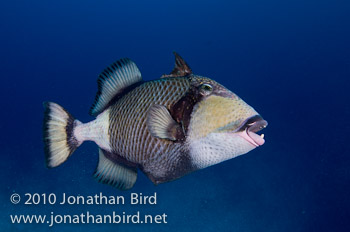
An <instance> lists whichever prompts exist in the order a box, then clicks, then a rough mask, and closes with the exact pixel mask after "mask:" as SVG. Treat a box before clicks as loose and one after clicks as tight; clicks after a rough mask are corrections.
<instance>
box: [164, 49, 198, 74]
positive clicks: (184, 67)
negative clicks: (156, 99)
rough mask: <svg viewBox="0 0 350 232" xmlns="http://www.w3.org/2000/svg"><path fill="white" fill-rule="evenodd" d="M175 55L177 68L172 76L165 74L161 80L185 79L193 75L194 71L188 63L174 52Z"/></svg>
mask: <svg viewBox="0 0 350 232" xmlns="http://www.w3.org/2000/svg"><path fill="white" fill-rule="evenodd" d="M173 53H174V55H175V67H174V69H173V71H171V73H170V74H164V75H163V76H161V78H166V77H184V76H188V75H191V74H192V69H191V68H190V66H189V65H188V64H187V63H186V61H185V60H184V59H183V58H182V57H181V56H180V55H179V54H178V53H176V52H173Z"/></svg>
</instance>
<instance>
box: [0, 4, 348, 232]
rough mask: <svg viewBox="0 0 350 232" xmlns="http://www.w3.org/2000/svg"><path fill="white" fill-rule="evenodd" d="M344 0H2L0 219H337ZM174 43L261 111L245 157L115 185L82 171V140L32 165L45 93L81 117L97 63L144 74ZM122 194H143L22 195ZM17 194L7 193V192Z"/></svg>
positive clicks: (289, 227) (310, 223) (168, 65)
mask: <svg viewBox="0 0 350 232" xmlns="http://www.w3.org/2000/svg"><path fill="white" fill-rule="evenodd" d="M349 12H350V3H349V1H345V0H333V1H331V0H328V1H325V0H317V1H316V0H314V1H312V0H303V1H301V0H293V1H292V0H286V1H277V0H266V1H259V0H236V1H222V0H217V1H194V0H190V1H183V0H178V1H111V0H109V1H56V2H54V1H7V2H5V1H3V2H2V3H1V7H0V33H1V34H0V35H1V36H0V73H1V91H0V92H1V99H2V101H1V120H0V122H1V124H0V129H1V133H0V141H1V149H2V152H1V155H2V159H1V162H0V169H1V173H2V174H1V186H2V187H1V192H0V200H1V207H2V208H1V217H0V231H47V230H48V229H49V227H48V225H47V224H34V223H32V224H23V223H22V224H12V223H11V220H10V215H14V214H24V215H31V214H48V215H50V212H54V213H55V214H80V213H82V212H86V211H89V212H90V213H91V214H108V213H110V212H112V211H116V212H119V213H121V212H123V211H125V212H127V213H135V212H136V211H140V212H141V213H143V214H162V213H166V214H167V215H168V216H167V222H168V223H167V224H57V225H54V226H53V227H51V228H50V229H51V230H52V231H243V232H248V231H249V232H255V231H257V232H258V231H259V232H260V231H273V232H277V231H278V232H280V231H293V232H297V231H350V150H349V131H350V123H349V118H350V104H349V100H350V93H349V91H350V13H349ZM172 51H177V52H178V53H179V54H180V55H181V56H182V57H183V58H184V59H185V60H186V61H187V62H188V64H189V65H190V66H191V68H192V70H193V72H194V73H195V74H199V75H203V76H208V77H211V78H212V79H214V80H216V81H218V82H220V83H221V84H223V85H224V86H226V87H227V88H229V89H230V90H232V91H233V92H235V93H236V94H238V95H239V96H240V97H241V98H243V99H244V100H245V101H246V102H247V103H248V104H250V105H252V106H253V107H254V108H255V109H256V110H257V111H258V112H259V113H261V114H262V116H263V117H264V118H265V119H266V120H267V121H268V122H269V126H268V128H267V129H265V130H264V133H265V135H266V143H265V145H263V146H262V147H260V148H258V149H255V150H254V151H252V152H250V153H248V154H247V155H244V156H240V157H238V158H235V159H232V160H229V161H226V162H224V163H221V164H218V165H215V166H212V167H209V168H206V169H204V170H200V171H197V172H195V173H192V174H190V175H187V176H185V177H183V178H181V179H179V180H176V181H174V182H170V183H166V184H161V185H159V186H154V185H153V184H152V183H151V181H150V180H148V179H147V178H146V177H145V176H144V175H143V174H142V173H140V172H139V177H138V180H137V182H136V185H135V187H134V188H133V189H132V190H130V191H127V192H121V191H119V190H117V189H114V188H112V187H110V186H107V185H102V184H99V183H97V182H96V181H95V180H94V179H93V178H92V173H93V172H94V169H95V167H96V163H97V159H98V153H97V146H96V145H95V144H93V143H89V142H87V143H84V144H83V145H82V146H81V147H80V148H79V149H78V150H77V151H76V152H75V153H74V155H73V156H72V157H71V158H69V160H68V161H67V162H66V163H64V164H63V165H61V166H60V167H58V168H55V169H50V170H49V169H47V168H46V167H45V164H44V153H43V142H42V119H43V106H42V103H43V102H44V101H54V102H57V103H59V104H61V105H62V106H64V107H65V108H66V109H67V110H68V111H70V112H71V113H72V114H73V115H74V116H75V117H76V118H78V119H79V120H81V121H83V122H87V121H90V120H92V119H93V118H92V117H91V116H89V115H88V110H89V108H90V106H91V104H92V103H93V100H94V97H95V93H96V91H97V84H96V79H97V76H98V74H99V73H100V72H101V71H102V70H103V69H104V68H105V67H106V66H108V65H109V64H110V63H112V62H114V61H115V60H117V59H119V58H122V57H129V58H131V59H132V60H134V61H135V63H136V64H137V65H138V67H139V68H140V70H141V72H142V75H143V78H144V79H145V80H152V79H157V78H159V77H160V76H161V75H162V74H164V73H169V72H170V71H171V70H172V68H173V64H174V57H173V55H172ZM100 192H102V193H103V194H104V195H106V196H110V195H123V196H129V195H130V193H131V192H133V193H142V194H143V195H147V194H153V193H155V192H156V193H157V204H156V205H130V204H125V205H107V206H106V205H50V204H46V205H45V204H43V203H40V204H39V205H25V204H23V200H24V199H25V195H24V194H25V193H39V194H42V193H47V194H49V193H55V194H56V195H57V196H60V195H61V194H62V193H67V194H70V195H82V196H88V195H94V194H99V193H100ZM13 193H18V194H20V196H21V197H22V201H21V202H20V203H19V204H16V205H14V204H11V202H10V196H11V194H13Z"/></svg>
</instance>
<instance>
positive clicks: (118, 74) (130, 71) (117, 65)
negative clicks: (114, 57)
mask: <svg viewBox="0 0 350 232" xmlns="http://www.w3.org/2000/svg"><path fill="white" fill-rule="evenodd" d="M140 81H142V77H141V73H140V70H139V69H138V67H137V66H136V64H135V63H134V62H133V61H131V60H130V59H128V58H123V59H120V60H118V61H116V62H114V63H113V64H111V65H110V66H108V67H107V68H105V70H103V72H102V73H101V74H100V75H99V78H98V79H97V85H98V91H97V94H96V97H95V102H94V104H93V105H92V106H91V108H90V112H89V113H90V114H91V115H93V116H96V115H98V114H99V113H101V112H102V111H103V110H104V109H105V108H106V107H107V106H108V104H109V103H110V101H111V100H112V99H113V98H114V97H115V96H117V95H118V94H120V93H122V92H123V90H124V89H125V88H127V87H128V86H130V85H133V84H135V83H137V82H140Z"/></svg>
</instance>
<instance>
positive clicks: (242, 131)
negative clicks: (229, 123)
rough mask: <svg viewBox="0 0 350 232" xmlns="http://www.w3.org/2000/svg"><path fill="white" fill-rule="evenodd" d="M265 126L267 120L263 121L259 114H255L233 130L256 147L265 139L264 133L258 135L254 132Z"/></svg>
mask: <svg viewBox="0 0 350 232" xmlns="http://www.w3.org/2000/svg"><path fill="white" fill-rule="evenodd" d="M266 127H267V121H265V120H264V119H263V118H262V117H261V116H260V115H255V116H252V117H250V118H248V119H246V120H245V121H244V122H243V123H242V124H241V126H240V127H239V128H238V129H236V130H235V131H234V132H236V133H237V134H238V135H239V136H241V137H243V138H244V139H245V140H247V141H248V142H249V143H251V144H252V145H253V146H255V147H258V146H261V145H263V144H264V143H265V139H264V134H261V135H258V134H257V133H256V132H259V131H261V130H262V129H264V128H266Z"/></svg>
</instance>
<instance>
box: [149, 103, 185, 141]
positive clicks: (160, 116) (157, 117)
mask: <svg viewBox="0 0 350 232" xmlns="http://www.w3.org/2000/svg"><path fill="white" fill-rule="evenodd" d="M147 127H148V130H149V132H150V133H151V134H152V136H154V137H157V138H161V139H169V140H172V141H176V140H182V139H184V133H183V130H182V128H181V126H180V124H179V123H177V122H176V121H175V120H174V119H173V118H172V116H171V115H170V113H169V111H168V109H167V108H166V107H165V106H162V105H153V106H151V108H150V109H149V111H148V115H147Z"/></svg>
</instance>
